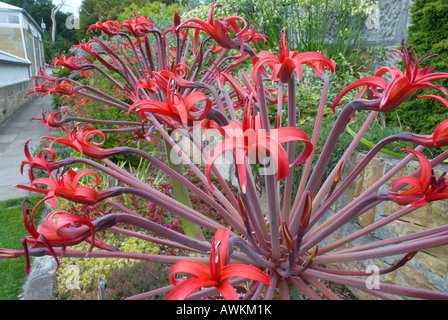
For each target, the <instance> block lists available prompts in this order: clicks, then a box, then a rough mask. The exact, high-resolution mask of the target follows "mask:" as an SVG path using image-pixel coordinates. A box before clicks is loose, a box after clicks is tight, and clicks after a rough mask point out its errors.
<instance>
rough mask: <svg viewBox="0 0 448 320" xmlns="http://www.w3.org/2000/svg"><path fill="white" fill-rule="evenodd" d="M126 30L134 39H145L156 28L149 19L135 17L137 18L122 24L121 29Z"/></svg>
mask: <svg viewBox="0 0 448 320" xmlns="http://www.w3.org/2000/svg"><path fill="white" fill-rule="evenodd" d="M123 27H124V28H126V29H127V30H128V31H129V33H130V34H132V35H133V36H134V37H136V38H139V37H144V36H145V35H146V34H147V33H148V32H150V31H151V29H154V26H153V24H152V22H151V20H149V19H148V18H147V17H145V16H141V17H140V16H139V15H138V14H136V15H135V18H129V19H128V20H126V21H123V22H122V23H121V24H120V29H122V28H123Z"/></svg>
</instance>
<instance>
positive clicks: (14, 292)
mask: <svg viewBox="0 0 448 320" xmlns="http://www.w3.org/2000/svg"><path fill="white" fill-rule="evenodd" d="M28 199H29V200H30V201H31V202H33V203H37V202H38V201H39V200H40V199H42V197H40V196H34V197H29V198H28ZM22 202H23V198H17V199H9V200H6V201H2V202H0V248H7V249H23V246H22V244H21V243H20V241H19V240H20V239H21V238H24V237H26V236H28V235H29V234H28V232H27V231H26V229H25V226H24V225H23V215H22ZM25 280H26V273H25V257H24V256H21V257H19V258H16V259H0V300H18V295H19V294H20V293H21V290H22V286H23V285H24V283H25Z"/></svg>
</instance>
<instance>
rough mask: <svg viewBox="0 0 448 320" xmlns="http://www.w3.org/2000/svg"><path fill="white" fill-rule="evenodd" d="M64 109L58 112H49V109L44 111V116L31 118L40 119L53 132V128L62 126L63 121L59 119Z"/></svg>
mask: <svg viewBox="0 0 448 320" xmlns="http://www.w3.org/2000/svg"><path fill="white" fill-rule="evenodd" d="M62 112H63V110H60V111H58V112H49V111H47V110H44V111H42V118H32V119H31V120H38V122H39V123H43V124H44V125H45V126H46V127H47V129H48V131H50V132H51V128H59V127H61V126H62V124H63V121H60V120H58V114H60V113H62Z"/></svg>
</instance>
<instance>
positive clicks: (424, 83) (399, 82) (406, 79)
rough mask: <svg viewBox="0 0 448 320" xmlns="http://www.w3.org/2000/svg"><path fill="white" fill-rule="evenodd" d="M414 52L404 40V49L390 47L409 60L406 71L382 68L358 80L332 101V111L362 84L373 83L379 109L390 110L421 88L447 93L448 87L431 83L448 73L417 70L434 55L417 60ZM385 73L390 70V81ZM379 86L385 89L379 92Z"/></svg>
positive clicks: (426, 69)
mask: <svg viewBox="0 0 448 320" xmlns="http://www.w3.org/2000/svg"><path fill="white" fill-rule="evenodd" d="M410 50H411V51H412V56H411V54H410V52H409V48H407V47H406V45H405V44H404V43H403V49H402V51H398V50H391V51H393V52H396V53H398V54H399V55H400V56H401V57H402V58H403V59H404V61H405V63H406V71H405V73H404V74H403V72H402V71H401V70H400V69H398V68H381V69H379V70H378V71H377V72H376V73H375V75H374V76H372V77H366V78H362V79H359V80H357V81H355V82H353V83H352V84H351V85H349V86H348V87H347V88H345V89H344V90H342V91H341V93H339V95H338V96H337V97H336V99H335V100H334V101H333V104H332V108H333V111H334V109H335V107H336V106H337V104H338V103H339V101H340V100H341V99H342V97H343V96H344V95H345V94H346V93H347V92H349V91H350V90H352V89H354V88H357V87H361V86H370V87H371V90H372V93H373V94H374V95H375V96H376V97H377V98H376V101H377V105H375V106H373V108H374V109H375V110H376V111H382V112H390V111H392V110H393V109H395V108H396V107H397V106H399V105H400V104H401V103H402V102H403V101H405V100H407V99H408V98H410V97H411V96H412V95H414V94H415V93H416V92H417V91H418V90H420V89H435V90H439V91H442V92H443V93H444V94H445V95H448V90H447V89H446V88H444V87H442V86H436V85H433V84H432V82H433V81H435V80H440V79H448V73H444V72H434V69H433V68H424V69H420V70H419V69H418V65H419V63H421V62H422V61H424V60H426V59H427V58H429V57H431V56H432V55H427V56H425V57H423V58H422V59H420V60H418V61H417V57H416V55H415V52H414V51H413V50H412V49H410ZM386 73H390V75H391V76H392V80H391V81H390V82H387V81H386V80H384V79H383V78H382V76H383V75H384V74H386ZM378 88H381V89H383V90H384V91H383V92H382V93H381V94H380V93H379V92H378Z"/></svg>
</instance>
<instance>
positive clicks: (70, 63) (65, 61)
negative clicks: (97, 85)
mask: <svg viewBox="0 0 448 320" xmlns="http://www.w3.org/2000/svg"><path fill="white" fill-rule="evenodd" d="M80 60H81V61H82V62H84V63H85V60H84V58H82V57H74V56H72V55H70V54H66V55H65V56H61V55H60V54H59V59H56V60H53V62H52V63H51V65H52V66H54V67H55V66H63V67H65V68H68V69H71V70H79V69H82V68H83V67H84V68H85V67H86V66H85V65H82V64H79V61H80ZM87 67H88V66H87Z"/></svg>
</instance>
